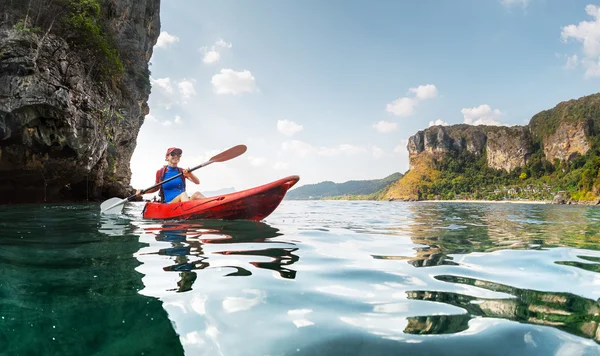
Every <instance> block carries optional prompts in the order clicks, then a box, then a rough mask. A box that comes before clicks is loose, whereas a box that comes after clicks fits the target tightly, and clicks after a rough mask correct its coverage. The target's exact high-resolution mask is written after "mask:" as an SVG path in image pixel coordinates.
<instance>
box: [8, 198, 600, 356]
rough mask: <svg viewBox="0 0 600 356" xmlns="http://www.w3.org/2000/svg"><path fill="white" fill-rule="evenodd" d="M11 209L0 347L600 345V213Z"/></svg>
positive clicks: (558, 349) (434, 207)
mask: <svg viewBox="0 0 600 356" xmlns="http://www.w3.org/2000/svg"><path fill="white" fill-rule="evenodd" d="M141 209H142V205H141V204H140V203H131V204H128V205H127V207H126V209H125V211H124V214H123V215H121V216H103V215H100V213H99V205H98V204H85V205H43V206H40V205H37V206H33V205H13V206H0V271H1V273H0V355H183V354H187V355H391V354H406V355H409V354H410V355H600V330H599V329H598V323H599V322H600V304H599V303H598V298H600V273H599V272H600V208H597V207H581V206H553V205H526V204H466V203H399V202H322V201H317V202H301V201H284V202H283V203H282V204H281V205H280V207H279V208H278V209H277V210H276V211H275V213H273V214H272V215H271V216H270V217H268V218H267V219H266V220H265V221H263V222H219V221H188V222H160V221H158V222H157V221H144V220H142V219H141V218H140V213H141Z"/></svg>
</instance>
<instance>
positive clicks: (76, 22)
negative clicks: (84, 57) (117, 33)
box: [62, 0, 125, 80]
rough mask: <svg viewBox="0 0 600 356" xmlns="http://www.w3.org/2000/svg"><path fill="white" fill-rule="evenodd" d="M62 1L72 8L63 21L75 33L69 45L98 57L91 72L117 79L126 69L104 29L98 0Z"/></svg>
mask: <svg viewBox="0 0 600 356" xmlns="http://www.w3.org/2000/svg"><path fill="white" fill-rule="evenodd" d="M62 1H65V2H66V6H67V8H68V9H69V11H68V13H67V15H66V16H65V19H64V21H65V23H66V24H67V27H70V28H72V29H73V31H74V32H73V37H71V41H70V42H71V43H72V44H73V45H74V46H75V47H76V48H78V49H80V50H82V51H84V52H87V53H88V54H89V55H90V56H91V58H96V61H98V63H92V71H95V72H96V73H97V74H98V75H99V76H100V78H99V79H105V80H109V79H110V80H118V79H119V78H120V76H121V75H122V74H123V73H125V68H124V66H123V62H122V61H121V58H120V57H119V53H118V51H117V49H116V48H115V46H114V45H113V44H112V43H111V41H110V39H109V37H108V36H107V35H106V34H105V31H103V29H102V27H101V21H100V3H99V0H62ZM94 67H95V69H94Z"/></svg>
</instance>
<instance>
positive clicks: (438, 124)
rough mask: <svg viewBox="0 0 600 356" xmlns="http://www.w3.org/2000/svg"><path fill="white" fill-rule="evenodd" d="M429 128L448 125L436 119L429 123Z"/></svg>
mask: <svg viewBox="0 0 600 356" xmlns="http://www.w3.org/2000/svg"><path fill="white" fill-rule="evenodd" d="M463 110H464V109H463ZM431 126H448V123H447V122H446V121H443V120H440V119H437V120H435V121H429V127H431Z"/></svg>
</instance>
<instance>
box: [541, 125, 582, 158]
mask: <svg viewBox="0 0 600 356" xmlns="http://www.w3.org/2000/svg"><path fill="white" fill-rule="evenodd" d="M588 127H589V124H588V123H587V122H585V121H578V122H574V123H570V122H565V123H561V125H560V126H559V127H558V129H557V130H556V132H554V133H553V134H551V135H549V136H548V137H547V138H546V139H545V140H544V143H545V144H544V156H545V157H546V159H547V160H548V161H550V162H554V160H555V159H558V160H560V161H569V160H571V159H573V158H576V157H578V156H583V155H585V154H586V153H587V151H588V150H589V149H590V142H589V141H588V133H587V132H586V131H587V128H588Z"/></svg>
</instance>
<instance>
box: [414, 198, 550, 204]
mask: <svg viewBox="0 0 600 356" xmlns="http://www.w3.org/2000/svg"><path fill="white" fill-rule="evenodd" d="M414 202H415V203H485V204H552V202H551V201H548V200H466V199H456V200H415V201H414Z"/></svg>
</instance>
